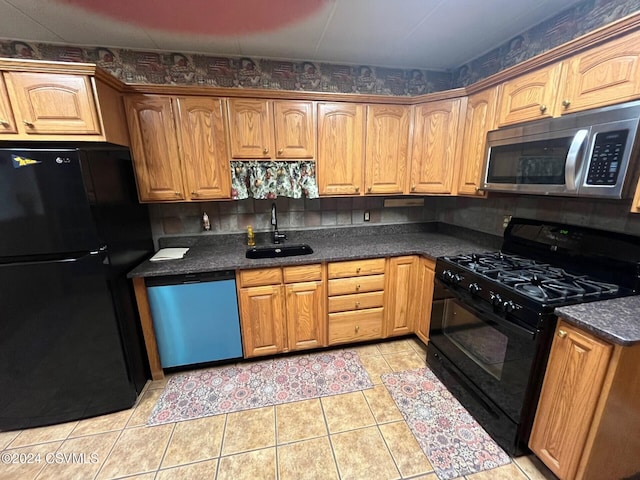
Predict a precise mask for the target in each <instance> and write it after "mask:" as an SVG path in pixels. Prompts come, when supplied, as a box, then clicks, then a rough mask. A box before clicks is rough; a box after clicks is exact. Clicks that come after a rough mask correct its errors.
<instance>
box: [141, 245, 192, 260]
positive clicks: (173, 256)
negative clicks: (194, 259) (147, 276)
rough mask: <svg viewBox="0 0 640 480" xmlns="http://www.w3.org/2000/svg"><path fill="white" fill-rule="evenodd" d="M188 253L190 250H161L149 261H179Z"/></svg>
mask: <svg viewBox="0 0 640 480" xmlns="http://www.w3.org/2000/svg"><path fill="white" fill-rule="evenodd" d="M188 251H189V249H188V248H161V249H160V250H158V251H157V252H156V254H155V255H154V256H153V257H151V258H150V259H149V260H151V261H152V262H158V261H160V260H177V259H179V258H183V257H184V255H185V254H186V253H187V252H188Z"/></svg>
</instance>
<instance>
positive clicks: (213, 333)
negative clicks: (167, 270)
mask: <svg viewBox="0 0 640 480" xmlns="http://www.w3.org/2000/svg"><path fill="white" fill-rule="evenodd" d="M145 283H146V286H147V292H148V296H149V306H150V307H151V315H152V317H153V328H154V331H155V335H156V341H157V343H158V351H159V353H160V363H161V364H162V367H163V368H168V367H177V366H181V365H192V364H196V363H204V362H213V361H216V360H225V359H232V358H239V357H242V340H241V337H240V318H239V316H238V298H237V293H236V280H235V272H233V271H232V270H226V271H221V272H208V273H197V274H185V275H168V276H162V277H149V278H147V279H146V281H145Z"/></svg>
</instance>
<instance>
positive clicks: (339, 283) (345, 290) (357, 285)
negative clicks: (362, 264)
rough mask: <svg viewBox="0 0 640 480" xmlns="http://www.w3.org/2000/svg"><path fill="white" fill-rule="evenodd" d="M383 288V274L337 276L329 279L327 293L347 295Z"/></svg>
mask: <svg viewBox="0 0 640 480" xmlns="http://www.w3.org/2000/svg"><path fill="white" fill-rule="evenodd" d="M383 289H384V275H369V276H368V277H355V278H337V279H335V280H329V295H330V296H331V295H347V294H349V293H364V292H375V291H376V290H383Z"/></svg>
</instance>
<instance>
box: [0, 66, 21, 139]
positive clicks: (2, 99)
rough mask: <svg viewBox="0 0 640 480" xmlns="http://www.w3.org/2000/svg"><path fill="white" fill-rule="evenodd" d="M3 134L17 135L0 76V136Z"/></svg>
mask: <svg viewBox="0 0 640 480" xmlns="http://www.w3.org/2000/svg"><path fill="white" fill-rule="evenodd" d="M3 133H18V129H17V128H16V121H15V119H14V117H13V110H12V109H11V104H10V103H9V94H8V93H7V86H6V85H5V83H4V79H3V77H2V75H1V74H0V135H2V134H3Z"/></svg>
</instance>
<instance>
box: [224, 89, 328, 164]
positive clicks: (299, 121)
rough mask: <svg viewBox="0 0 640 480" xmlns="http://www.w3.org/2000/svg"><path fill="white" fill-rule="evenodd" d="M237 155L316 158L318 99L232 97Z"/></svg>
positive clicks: (233, 149)
mask: <svg viewBox="0 0 640 480" xmlns="http://www.w3.org/2000/svg"><path fill="white" fill-rule="evenodd" d="M229 137H230V139H231V156H232V157H233V158H258V159H259V158H272V159H278V158H280V159H284V160H288V159H298V158H300V159H302V158H314V157H315V154H316V145H315V138H316V137H315V123H314V103H313V102H307V101H297V100H255V99H241V98H231V99H229Z"/></svg>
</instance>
